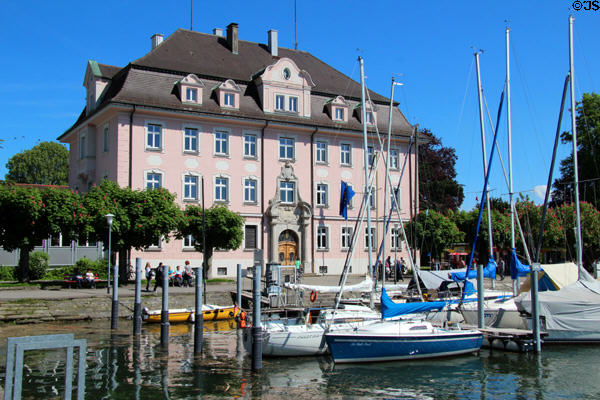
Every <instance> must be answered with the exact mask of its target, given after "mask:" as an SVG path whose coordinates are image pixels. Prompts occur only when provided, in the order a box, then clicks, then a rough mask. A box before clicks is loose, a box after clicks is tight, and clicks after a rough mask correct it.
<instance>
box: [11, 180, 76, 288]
mask: <svg viewBox="0 0 600 400" xmlns="http://www.w3.org/2000/svg"><path fill="white" fill-rule="evenodd" d="M0 209H2V210H4V211H5V212H3V213H0V246H2V248H4V250H6V251H14V250H20V255H19V266H18V269H17V270H18V278H19V280H20V281H21V282H23V281H27V280H29V253H30V252H31V251H32V250H33V248H34V247H35V246H37V245H39V244H41V243H42V241H43V240H44V239H47V238H48V237H49V236H51V235H59V234H62V237H63V240H65V241H67V242H68V241H71V240H74V239H76V238H77V237H78V236H79V235H80V234H85V232H86V227H87V214H86V213H85V211H84V210H83V206H82V204H81V198H80V196H79V195H77V194H76V193H73V192H72V191H71V190H66V189H57V188H47V189H41V190H40V189H35V188H26V187H20V186H16V185H2V186H0Z"/></svg>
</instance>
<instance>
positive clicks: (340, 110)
mask: <svg viewBox="0 0 600 400" xmlns="http://www.w3.org/2000/svg"><path fill="white" fill-rule="evenodd" d="M340 114H341V115H340ZM345 115H346V108H344V107H337V106H334V107H333V120H334V121H341V122H344V121H345V120H346V119H345Z"/></svg>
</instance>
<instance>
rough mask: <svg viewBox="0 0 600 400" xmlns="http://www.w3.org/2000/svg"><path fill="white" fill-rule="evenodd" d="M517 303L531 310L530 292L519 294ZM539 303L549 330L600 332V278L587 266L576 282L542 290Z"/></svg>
mask: <svg viewBox="0 0 600 400" xmlns="http://www.w3.org/2000/svg"><path fill="white" fill-rule="evenodd" d="M515 303H516V304H517V308H518V309H519V310H524V311H526V312H528V313H529V314H531V294H530V293H523V294H521V295H519V296H517V297H516V298H515ZM539 304H540V316H543V317H544V318H545V320H546V329H547V330H548V331H559V332H564V333H565V334H569V333H573V334H576V333H584V332H588V333H590V332H596V333H598V332H600V282H598V281H596V280H594V278H592V277H591V276H590V275H589V274H588V273H587V272H585V271H584V270H582V271H581V272H580V279H579V280H578V281H576V282H575V283H572V284H570V285H567V286H565V287H563V288H562V289H560V290H557V291H546V292H540V293H539Z"/></svg>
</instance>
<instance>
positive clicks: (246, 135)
mask: <svg viewBox="0 0 600 400" xmlns="http://www.w3.org/2000/svg"><path fill="white" fill-rule="evenodd" d="M247 138H254V143H251V142H249V141H247V140H246V139H247ZM242 146H243V147H244V150H243V152H244V158H254V159H256V158H258V136H257V135H256V134H255V133H250V132H244V133H243V134H242ZM246 146H248V147H249V148H254V154H251V153H248V152H247V151H246Z"/></svg>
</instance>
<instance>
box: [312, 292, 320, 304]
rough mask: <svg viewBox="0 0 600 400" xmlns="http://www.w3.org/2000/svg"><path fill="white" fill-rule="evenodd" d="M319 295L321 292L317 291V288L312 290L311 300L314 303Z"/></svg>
mask: <svg viewBox="0 0 600 400" xmlns="http://www.w3.org/2000/svg"><path fill="white" fill-rule="evenodd" d="M317 297H319V292H317V291H316V290H313V291H312V292H310V301H311V302H312V303H314V302H315V301H316V300H317Z"/></svg>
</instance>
